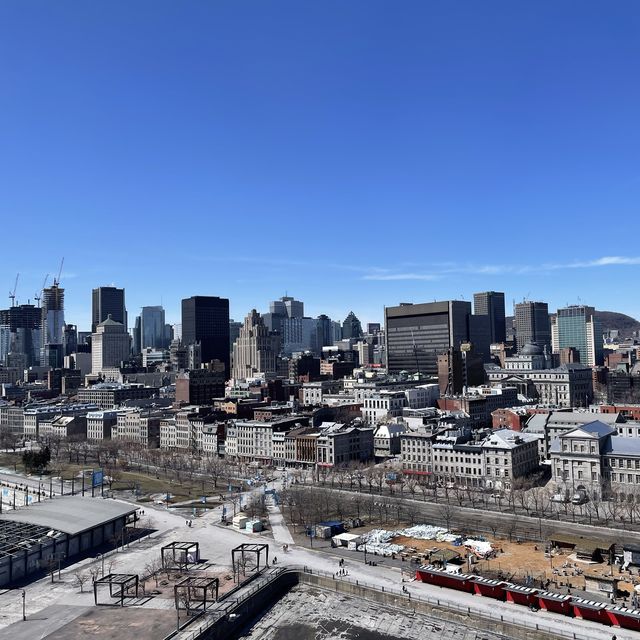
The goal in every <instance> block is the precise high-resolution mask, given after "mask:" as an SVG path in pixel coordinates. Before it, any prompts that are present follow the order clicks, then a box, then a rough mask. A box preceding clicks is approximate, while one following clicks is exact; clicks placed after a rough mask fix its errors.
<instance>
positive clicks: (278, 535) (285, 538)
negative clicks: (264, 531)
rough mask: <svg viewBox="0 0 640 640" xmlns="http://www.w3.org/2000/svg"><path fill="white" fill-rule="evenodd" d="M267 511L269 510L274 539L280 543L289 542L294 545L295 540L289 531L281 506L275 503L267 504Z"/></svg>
mask: <svg viewBox="0 0 640 640" xmlns="http://www.w3.org/2000/svg"><path fill="white" fill-rule="evenodd" d="M267 511H268V512H269V524H270V525H271V532H272V533H273V539H274V540H275V541H276V542H277V543H278V544H288V545H291V546H293V545H294V544H295V541H294V539H293V537H292V535H291V533H289V529H288V528H287V525H286V524H285V523H284V518H283V517H282V512H281V511H280V507H278V506H277V505H275V504H269V505H267Z"/></svg>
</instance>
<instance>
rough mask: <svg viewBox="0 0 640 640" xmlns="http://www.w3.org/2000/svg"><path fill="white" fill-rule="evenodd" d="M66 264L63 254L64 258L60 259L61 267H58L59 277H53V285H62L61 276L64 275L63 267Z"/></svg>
mask: <svg viewBox="0 0 640 640" xmlns="http://www.w3.org/2000/svg"><path fill="white" fill-rule="evenodd" d="M63 266H64V256H62V260H61V261H60V268H59V269H58V277H57V278H54V279H53V286H54V287H59V286H60V277H61V276H62V267H63Z"/></svg>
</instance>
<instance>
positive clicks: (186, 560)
mask: <svg viewBox="0 0 640 640" xmlns="http://www.w3.org/2000/svg"><path fill="white" fill-rule="evenodd" d="M160 558H161V560H162V568H163V569H179V570H181V571H182V570H184V569H186V568H187V567H188V566H189V565H190V564H197V563H198V562H200V543H199V542H184V541H178V542H172V543H171V544H166V545H165V546H164V547H162V549H160Z"/></svg>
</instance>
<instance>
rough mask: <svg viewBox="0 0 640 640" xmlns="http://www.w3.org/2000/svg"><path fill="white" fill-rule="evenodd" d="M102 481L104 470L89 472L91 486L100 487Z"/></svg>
mask: <svg viewBox="0 0 640 640" xmlns="http://www.w3.org/2000/svg"><path fill="white" fill-rule="evenodd" d="M103 481H104V472H103V471H102V469H98V470H94V471H93V472H92V474H91V486H92V487H100V486H102V483H103Z"/></svg>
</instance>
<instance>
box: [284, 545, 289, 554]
mask: <svg viewBox="0 0 640 640" xmlns="http://www.w3.org/2000/svg"><path fill="white" fill-rule="evenodd" d="M282 550H283V551H284V552H285V553H287V551H289V545H288V544H283V545H282Z"/></svg>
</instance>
